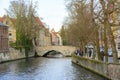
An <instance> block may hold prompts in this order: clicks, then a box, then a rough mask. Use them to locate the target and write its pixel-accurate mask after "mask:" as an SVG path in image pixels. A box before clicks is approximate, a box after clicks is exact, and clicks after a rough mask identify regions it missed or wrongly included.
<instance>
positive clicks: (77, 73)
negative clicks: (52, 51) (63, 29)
mask: <svg viewBox="0 0 120 80" xmlns="http://www.w3.org/2000/svg"><path fill="white" fill-rule="evenodd" d="M0 80H106V79H104V78H102V77H100V76H98V75H95V74H93V73H91V72H89V71H87V70H85V69H83V68H80V67H78V66H77V65H74V64H72V63H71V59H70V58H59V59H56V58H55V59H54V58H42V57H40V58H36V59H34V58H33V59H30V60H29V61H27V62H26V61H25V60H20V61H15V62H9V63H4V64H0Z"/></svg>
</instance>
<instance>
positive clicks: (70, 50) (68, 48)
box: [37, 46, 76, 56]
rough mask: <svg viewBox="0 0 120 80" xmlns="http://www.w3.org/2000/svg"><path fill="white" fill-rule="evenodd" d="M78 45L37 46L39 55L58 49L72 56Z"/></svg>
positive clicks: (65, 54)
mask: <svg viewBox="0 0 120 80" xmlns="http://www.w3.org/2000/svg"><path fill="white" fill-rule="evenodd" d="M75 49H76V47H73V46H43V47H37V52H38V55H40V56H43V55H45V54H46V53H48V52H50V51H57V52H60V53H62V54H63V55H64V56H70V55H71V53H73V52H74V51H75Z"/></svg>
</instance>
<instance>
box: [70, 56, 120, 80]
mask: <svg viewBox="0 0 120 80" xmlns="http://www.w3.org/2000/svg"><path fill="white" fill-rule="evenodd" d="M72 62H73V63H75V64H77V65H79V66H82V67H83V68H86V69H88V70H90V71H92V72H95V73H96V74H98V75H100V76H102V77H105V78H106V79H108V80H120V64H112V63H105V62H102V61H98V60H94V59H90V58H85V57H81V56H77V55H75V54H72Z"/></svg>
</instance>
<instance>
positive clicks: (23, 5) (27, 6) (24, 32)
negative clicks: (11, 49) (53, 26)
mask: <svg viewBox="0 0 120 80" xmlns="http://www.w3.org/2000/svg"><path fill="white" fill-rule="evenodd" d="M7 13H8V14H9V16H11V17H13V18H15V19H16V20H15V22H14V23H15V24H14V28H15V29H16V45H15V46H16V48H19V49H21V48H24V49H25V53H26V56H27V57H28V50H29V49H32V48H33V43H32V39H33V38H35V37H38V36H39V31H40V27H39V24H38V22H37V19H36V17H35V15H36V4H33V2H32V1H30V2H26V0H16V1H11V4H10V7H9V9H8V10H7ZM11 45H12V44H11Z"/></svg>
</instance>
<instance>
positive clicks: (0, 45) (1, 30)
mask: <svg viewBox="0 0 120 80" xmlns="http://www.w3.org/2000/svg"><path fill="white" fill-rule="evenodd" d="M8 50H9V46H8V27H7V26H5V25H3V23H2V22H0V53H4V52H8Z"/></svg>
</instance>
